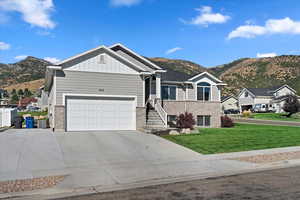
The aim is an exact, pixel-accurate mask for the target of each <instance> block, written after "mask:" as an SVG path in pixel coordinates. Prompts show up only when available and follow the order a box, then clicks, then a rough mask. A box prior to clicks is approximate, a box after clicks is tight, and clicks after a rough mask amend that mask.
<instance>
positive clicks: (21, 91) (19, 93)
mask: <svg viewBox="0 0 300 200" xmlns="http://www.w3.org/2000/svg"><path fill="white" fill-rule="evenodd" d="M18 95H19V96H20V97H22V96H23V95H24V92H23V90H22V89H19V90H18Z"/></svg>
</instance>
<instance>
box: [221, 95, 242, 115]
mask: <svg viewBox="0 0 300 200" xmlns="http://www.w3.org/2000/svg"><path fill="white" fill-rule="evenodd" d="M221 103H222V110H223V111H224V110H229V109H233V110H239V102H238V99H237V98H236V97H235V96H223V97H222V98H221Z"/></svg>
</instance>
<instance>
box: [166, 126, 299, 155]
mask: <svg viewBox="0 0 300 200" xmlns="http://www.w3.org/2000/svg"><path fill="white" fill-rule="evenodd" d="M199 131H200V133H199V134H191V135H178V136H171V135H167V136H163V137H164V138H166V139H168V140H170V141H172V142H175V143H177V144H180V145H182V146H185V147H187V148H190V149H192V150H194V151H196V152H199V153H202V154H214V153H227V152H239V151H250V150H258V149H269V148H278V147H288V146H298V145H300V128H298V127H287V126H269V125H253V124H236V125H235V127H234V128H201V129H199Z"/></svg>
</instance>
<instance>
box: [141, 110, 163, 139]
mask: <svg viewBox="0 0 300 200" xmlns="http://www.w3.org/2000/svg"><path fill="white" fill-rule="evenodd" d="M144 129H145V132H146V133H152V132H153V131H154V132H157V130H165V129H166V127H165V125H164V122H163V121H162V119H161V118H160V116H159V115H158V113H157V112H156V111H155V110H154V109H150V110H149V111H148V115H147V119H146V126H145V127H144Z"/></svg>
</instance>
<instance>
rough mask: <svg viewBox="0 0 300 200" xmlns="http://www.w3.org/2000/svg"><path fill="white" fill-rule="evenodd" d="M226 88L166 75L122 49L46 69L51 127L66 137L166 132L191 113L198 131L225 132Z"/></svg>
mask: <svg viewBox="0 0 300 200" xmlns="http://www.w3.org/2000/svg"><path fill="white" fill-rule="evenodd" d="M224 85H225V84H224V83H223V82H222V81H221V80H219V79H217V78H216V77H214V76H212V75H211V74H209V73H207V72H204V73H201V74H198V75H196V76H188V75H186V74H184V73H179V72H176V71H173V70H165V69H163V68H161V67H159V66H157V65H156V64H154V63H152V62H150V61H149V60H148V59H146V58H144V57H143V56H140V55H139V54H137V53H135V52H134V51H132V50H130V49H128V48H127V47H125V46H123V45H122V44H115V45H112V46H110V47H106V46H100V47H97V48H95V49H92V50H89V51H87V52H84V53H81V54H79V55H76V56H73V57H71V58H68V59H66V60H64V61H61V62H60V63H58V64H57V65H54V66H48V67H47V72H46V88H47V89H48V92H49V109H48V110H49V119H50V126H51V127H52V128H53V129H54V130H62V131H91V130H136V129H143V128H145V127H151V126H163V127H166V126H167V124H168V121H171V120H173V119H174V118H175V117H176V115H179V114H181V113H184V112H185V111H187V112H191V113H193V115H194V116H195V118H196V119H197V125H198V126H208V127H220V116H221V109H220V108H221V88H222V86H224ZM148 107H151V108H153V110H152V111H151V112H150V111H149V110H148V109H147V108H148ZM150 114H151V116H150ZM153 117H154V120H153ZM151 120H153V121H151ZM152 122H153V123H152ZM156 122H158V124H156Z"/></svg>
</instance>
